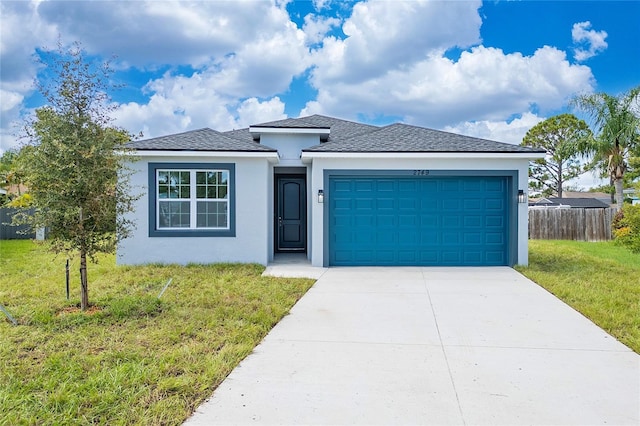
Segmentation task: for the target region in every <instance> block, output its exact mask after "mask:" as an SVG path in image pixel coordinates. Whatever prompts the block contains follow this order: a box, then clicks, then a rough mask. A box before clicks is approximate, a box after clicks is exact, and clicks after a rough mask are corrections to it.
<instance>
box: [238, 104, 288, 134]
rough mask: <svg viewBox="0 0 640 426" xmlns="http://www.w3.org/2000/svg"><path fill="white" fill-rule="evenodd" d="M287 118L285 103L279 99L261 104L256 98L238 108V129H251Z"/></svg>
mask: <svg viewBox="0 0 640 426" xmlns="http://www.w3.org/2000/svg"><path fill="white" fill-rule="evenodd" d="M285 118H287V115H286V114H285V113H284V103H283V102H282V101H281V100H280V98H279V97H277V96H276V97H274V98H271V99H270V100H268V101H264V102H260V101H259V100H258V99H256V98H249V99H247V100H245V101H243V102H242V104H240V106H239V107H238V120H237V121H236V123H237V127H238V128H244V127H249V126H250V125H252V124H257V123H261V122H267V121H275V120H282V119H285Z"/></svg>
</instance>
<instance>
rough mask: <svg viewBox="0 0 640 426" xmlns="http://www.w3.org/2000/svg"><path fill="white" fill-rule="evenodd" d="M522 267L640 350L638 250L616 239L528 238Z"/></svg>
mask: <svg viewBox="0 0 640 426" xmlns="http://www.w3.org/2000/svg"><path fill="white" fill-rule="evenodd" d="M517 269H518V270H519V271H520V272H522V273H523V274H524V275H526V276H527V277H528V278H530V279H531V280H533V281H535V282H536V283H538V284H539V285H541V286H542V287H544V288H546V289H547V290H549V291H550V292H551V293H553V294H555V295H556V296H557V297H558V298H560V299H562V300H563V301H565V302H566V303H567V304H568V305H570V306H572V307H573V308H574V309H576V310H577V311H579V312H581V313H582V314H583V315H585V316H586V317H587V318H589V319H591V321H593V322H594V323H596V324H597V325H599V326H600V327H601V328H603V329H604V330H606V331H607V332H608V333H609V334H611V335H613V336H615V337H616V338H617V339H618V340H620V341H621V342H622V343H624V344H625V345H627V346H629V347H630V348H631V349H633V350H634V351H635V352H637V353H640V254H637V253H632V252H630V251H629V250H627V249H625V248H624V247H620V246H617V245H615V244H614V243H612V242H597V243H590V242H581V241H544V240H531V241H529V266H528V267H526V268H524V267H518V268H517Z"/></svg>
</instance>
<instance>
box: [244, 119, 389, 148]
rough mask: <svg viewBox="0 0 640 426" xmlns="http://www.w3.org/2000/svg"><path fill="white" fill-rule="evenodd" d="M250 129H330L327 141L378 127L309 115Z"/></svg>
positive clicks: (259, 125) (271, 122)
mask: <svg viewBox="0 0 640 426" xmlns="http://www.w3.org/2000/svg"><path fill="white" fill-rule="evenodd" d="M251 127H268V128H293V129H330V134H329V139H328V141H329V142H330V141H332V140H335V139H345V138H349V137H352V136H356V135H361V134H364V133H368V132H371V131H374V130H378V129H379V128H380V127H378V126H372V125H369V124H361V123H356V122H354V121H347V120H341V119H339V118H333V117H326V116H324V115H317V114H316V115H310V116H308V117H301V118H287V119H284V120H278V121H270V122H267V123H261V124H255V125H253V126H251Z"/></svg>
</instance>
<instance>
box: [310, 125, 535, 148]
mask: <svg viewBox="0 0 640 426" xmlns="http://www.w3.org/2000/svg"><path fill="white" fill-rule="evenodd" d="M303 151H304V152H494V153H505V152H506V153H518V152H522V153H533V152H544V150H540V149H537V148H529V147H522V146H519V145H512V144H508V143H502V142H495V141H490V140H487V139H480V138H474V137H470V136H463V135H458V134H455V133H448V132H442V131H439V130H432V129H426V128H423V127H416V126H410V125H408V124H400V123H397V124H391V125H389V126H385V127H382V128H376V129H375V130H372V131H369V132H366V133H364V134H360V135H356V136H352V137H347V138H341V137H337V138H332V140H331V141H329V142H326V143H322V144H320V145H315V146H312V147H310V148H307V149H303Z"/></svg>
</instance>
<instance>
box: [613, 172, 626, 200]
mask: <svg viewBox="0 0 640 426" xmlns="http://www.w3.org/2000/svg"><path fill="white" fill-rule="evenodd" d="M613 185H614V186H615V187H616V204H617V205H618V207H622V203H623V202H624V193H623V192H622V178H616V179H615V180H614V181H613Z"/></svg>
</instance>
